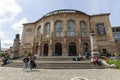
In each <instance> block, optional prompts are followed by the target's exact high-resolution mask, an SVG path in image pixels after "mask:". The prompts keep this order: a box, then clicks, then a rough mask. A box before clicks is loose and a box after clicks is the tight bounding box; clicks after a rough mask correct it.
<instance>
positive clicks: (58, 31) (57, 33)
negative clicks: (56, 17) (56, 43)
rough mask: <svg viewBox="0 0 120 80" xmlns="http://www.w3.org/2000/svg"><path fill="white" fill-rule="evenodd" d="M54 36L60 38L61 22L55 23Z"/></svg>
mask: <svg viewBox="0 0 120 80" xmlns="http://www.w3.org/2000/svg"><path fill="white" fill-rule="evenodd" d="M55 34H56V37H60V36H62V22H61V21H57V22H56V24H55Z"/></svg>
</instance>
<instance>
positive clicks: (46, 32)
mask: <svg viewBox="0 0 120 80" xmlns="http://www.w3.org/2000/svg"><path fill="white" fill-rule="evenodd" d="M49 37H50V23H46V24H45V38H49Z"/></svg>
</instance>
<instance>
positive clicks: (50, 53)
mask: <svg viewBox="0 0 120 80" xmlns="http://www.w3.org/2000/svg"><path fill="white" fill-rule="evenodd" d="M48 56H52V40H50V44H49V51H48Z"/></svg>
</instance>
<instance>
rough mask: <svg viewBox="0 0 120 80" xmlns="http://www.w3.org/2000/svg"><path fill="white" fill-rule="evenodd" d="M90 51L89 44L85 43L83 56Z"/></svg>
mask: <svg viewBox="0 0 120 80" xmlns="http://www.w3.org/2000/svg"><path fill="white" fill-rule="evenodd" d="M88 49H89V47H88V43H86V42H84V43H83V54H84V55H85V54H87V53H88Z"/></svg>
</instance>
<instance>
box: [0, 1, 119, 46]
mask: <svg viewBox="0 0 120 80" xmlns="http://www.w3.org/2000/svg"><path fill="white" fill-rule="evenodd" d="M119 5H120V0H0V38H1V42H2V48H9V47H10V46H12V45H13V40H14V38H15V34H17V33H19V34H21V33H22V24H23V23H26V22H34V21H36V20H38V19H39V18H41V17H42V16H43V15H45V14H46V13H49V12H51V11H54V10H58V9H75V10H79V11H82V12H85V13H86V14H88V15H92V14H101V13H111V15H110V22H111V26H120V17H119V15H120V7H119Z"/></svg>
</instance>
